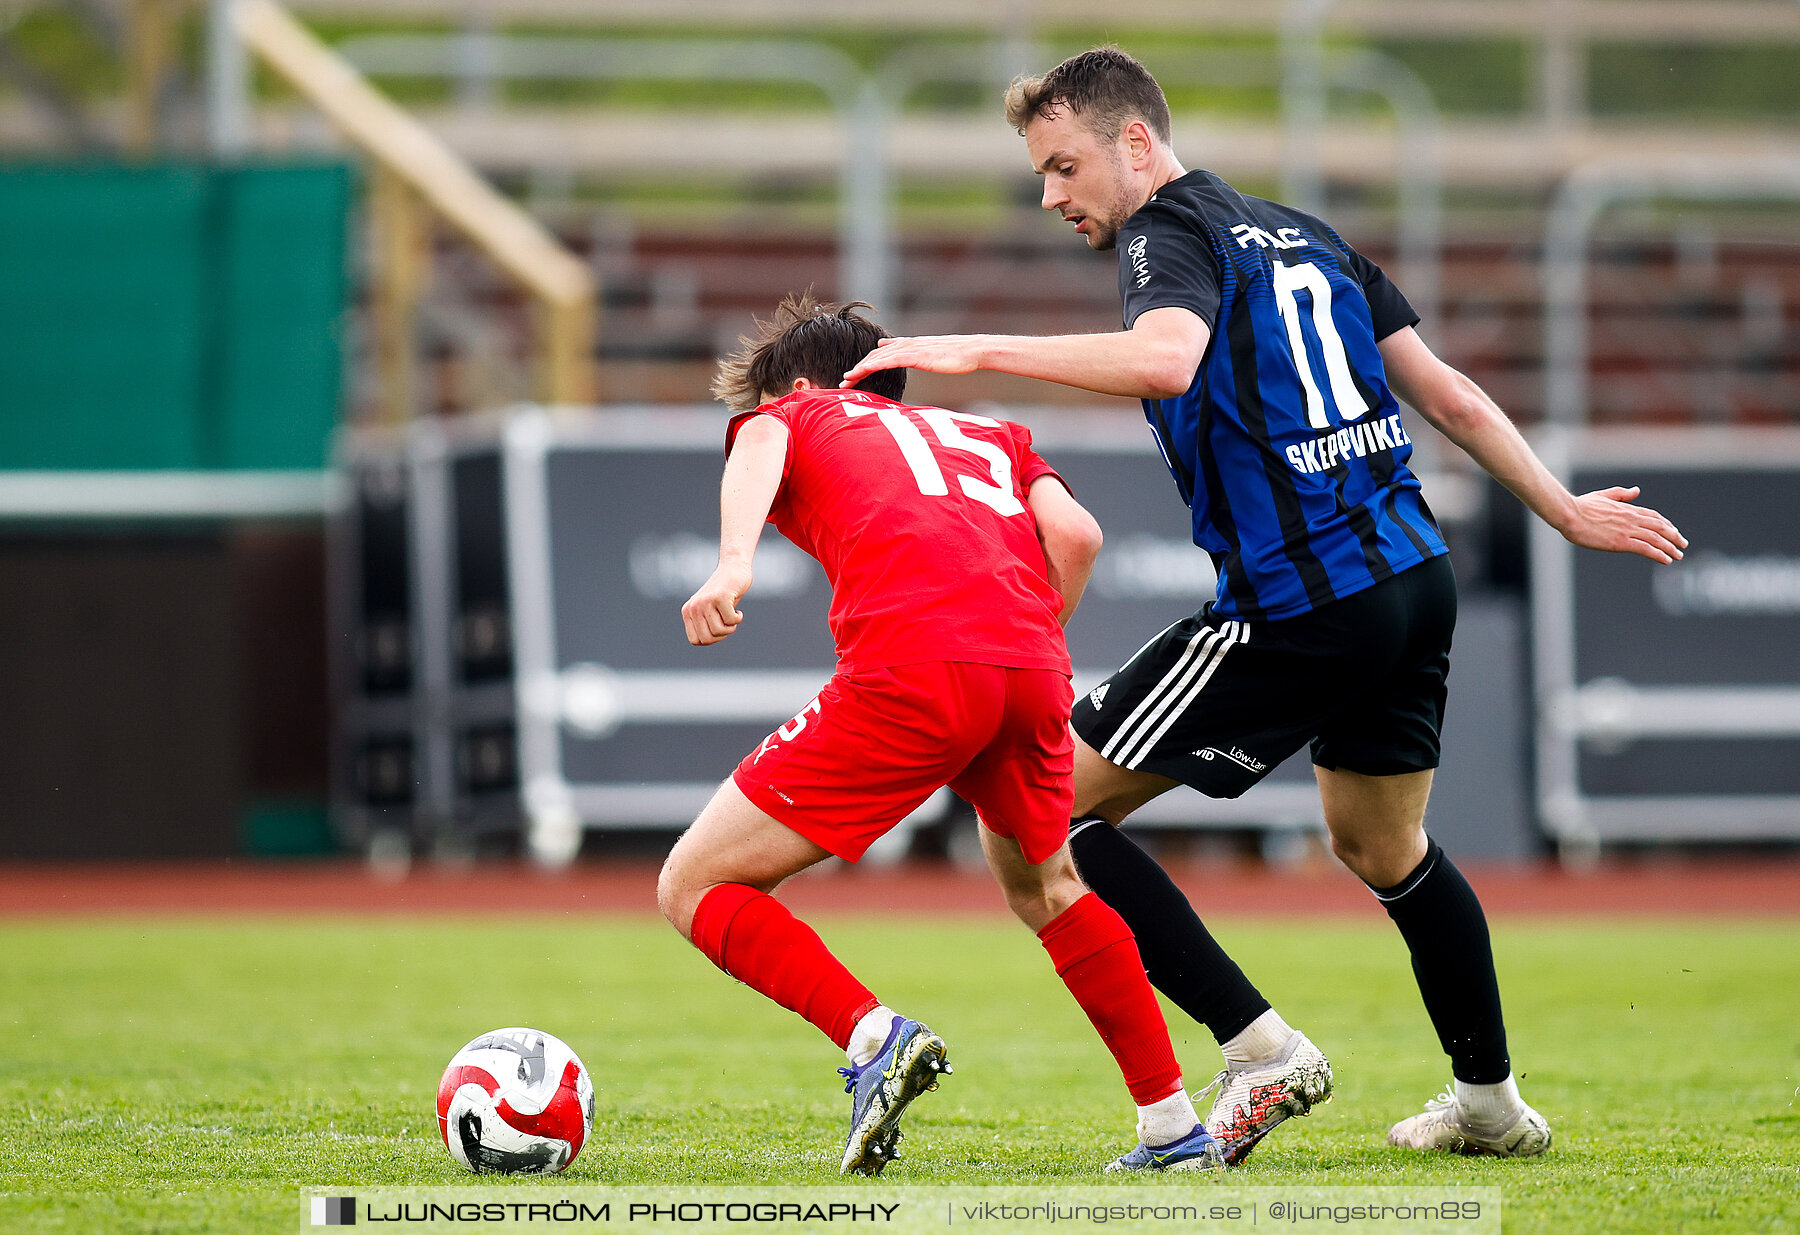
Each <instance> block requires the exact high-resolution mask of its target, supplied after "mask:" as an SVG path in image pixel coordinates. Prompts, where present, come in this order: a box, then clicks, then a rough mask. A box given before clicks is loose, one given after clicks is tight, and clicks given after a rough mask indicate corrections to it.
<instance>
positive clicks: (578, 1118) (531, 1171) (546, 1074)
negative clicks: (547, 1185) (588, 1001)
mask: <svg viewBox="0 0 1800 1235" xmlns="http://www.w3.org/2000/svg"><path fill="white" fill-rule="evenodd" d="M437 1114H438V1131H439V1132H440V1133H442V1134H443V1137H444V1144H445V1146H447V1147H448V1148H449V1150H450V1156H451V1157H452V1158H455V1159H456V1160H457V1161H458V1162H459V1163H461V1164H462V1165H463V1166H465V1167H467V1168H468V1169H469V1170H471V1171H474V1172H475V1173H476V1174H478V1175H479V1174H482V1173H483V1172H488V1173H492V1174H497V1175H553V1174H555V1173H556V1172H557V1171H560V1170H562V1169H563V1168H564V1167H566V1166H568V1165H569V1163H571V1162H573V1161H575V1155H576V1154H578V1153H580V1152H581V1147H582V1145H583V1144H584V1143H585V1142H586V1141H587V1138H588V1133H589V1132H591V1131H593V1128H594V1082H593V1080H592V1079H591V1078H590V1077H589V1076H588V1070H587V1068H585V1067H584V1066H582V1062H581V1060H580V1059H579V1058H578V1057H577V1056H576V1054H575V1052H574V1051H572V1050H570V1049H569V1048H568V1046H567V1045H566V1044H564V1043H563V1042H562V1041H561V1040H560V1039H558V1038H553V1037H551V1036H550V1035H549V1034H547V1033H543V1032H541V1031H539V1030H536V1029H496V1030H494V1031H493V1032H492V1033H484V1034H482V1035H481V1036H480V1037H479V1038H476V1039H475V1040H474V1041H473V1042H471V1043H469V1044H468V1045H467V1046H465V1047H463V1048H462V1050H460V1051H458V1052H456V1055H455V1056H454V1057H453V1058H452V1059H451V1060H450V1066H449V1067H448V1068H445V1069H444V1079H443V1080H441V1081H439V1082H438V1096H437Z"/></svg>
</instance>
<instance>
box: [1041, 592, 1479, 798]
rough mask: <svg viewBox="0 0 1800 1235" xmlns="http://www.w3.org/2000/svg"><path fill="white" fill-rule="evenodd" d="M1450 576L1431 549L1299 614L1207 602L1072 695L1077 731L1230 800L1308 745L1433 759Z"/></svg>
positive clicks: (1116, 753)
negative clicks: (1228, 608)
mask: <svg viewBox="0 0 1800 1235" xmlns="http://www.w3.org/2000/svg"><path fill="white" fill-rule="evenodd" d="M1455 628H1456V576H1455V574H1454V573H1453V572H1452V571H1451V569H1450V559H1449V558H1447V557H1436V558H1432V559H1430V560H1429V561H1426V562H1423V563H1421V564H1420V565H1418V566H1414V567H1413V568H1412V569H1410V570H1404V571H1402V572H1400V573H1399V574H1397V575H1395V576H1394V577H1393V578H1391V579H1387V580H1385V581H1383V582H1381V583H1378V584H1376V585H1375V586H1374V587H1371V588H1366V589H1364V590H1363V591H1361V592H1357V593H1356V594H1355V595H1352V596H1347V597H1345V598H1344V599H1343V600H1338V601H1333V602H1332V603H1331V604H1329V605H1326V606H1324V607H1323V608H1320V609H1315V610H1313V611H1312V612H1311V613H1303V614H1301V615H1300V616H1299V617H1295V618H1288V619H1286V620H1284V621H1279V622H1260V621H1259V622H1247V621H1243V620H1241V619H1237V618H1228V617H1224V616H1222V615H1221V614H1219V613H1217V612H1216V611H1215V609H1214V606H1212V605H1210V604H1209V605H1207V606H1206V607H1205V608H1204V609H1202V610H1200V612H1198V613H1196V614H1194V615H1193V616H1192V617H1189V618H1184V619H1183V620H1181V621H1179V622H1177V623H1175V625H1173V626H1171V627H1169V628H1168V629H1167V630H1165V631H1163V632H1162V633H1161V634H1159V635H1157V636H1156V638H1154V639H1152V640H1151V641H1150V642H1149V643H1147V644H1145V645H1144V646H1143V647H1142V648H1141V649H1139V651H1138V653H1137V655H1135V656H1133V657H1132V658H1131V659H1130V660H1128V661H1126V662H1125V664H1124V666H1123V667H1122V668H1120V669H1119V671H1118V672H1117V673H1115V674H1113V675H1112V676H1111V677H1110V678H1108V679H1107V680H1106V681H1105V682H1103V683H1101V684H1100V685H1099V686H1097V687H1095V688H1094V689H1093V690H1092V691H1091V692H1089V693H1088V694H1087V695H1085V696H1084V697H1082V698H1080V699H1077V700H1076V701H1075V715H1074V718H1073V719H1074V726H1075V732H1076V734H1077V735H1079V736H1080V738H1081V740H1082V741H1084V742H1086V743H1087V744H1088V745H1089V746H1091V747H1093V748H1094V749H1095V750H1096V751H1098V752H1099V753H1100V755H1101V756H1102V757H1103V758H1105V759H1107V760H1108V761H1110V762H1112V763H1115V764H1118V765H1119V766H1120V767H1126V768H1134V769H1136V770H1138V771H1142V772H1154V773H1157V774H1158V775H1161V776H1167V777H1171V778H1172V779H1174V780H1178V781H1181V782H1183V783H1184V784H1188V785H1192V786H1193V787H1194V788H1195V789H1198V790H1199V791H1200V792H1201V793H1204V794H1206V795H1207V796H1208V797H1214V798H1235V797H1237V796H1238V795H1239V794H1241V793H1243V792H1244V791H1245V790H1246V789H1249V788H1250V787H1251V786H1252V785H1254V784H1256V782H1257V781H1259V780H1261V779H1262V778H1263V777H1264V776H1266V775H1267V774H1268V773H1269V771H1270V770H1271V769H1273V768H1274V767H1275V766H1276V765H1277V764H1279V763H1281V762H1282V761H1283V760H1284V759H1286V758H1287V757H1288V756H1289V755H1292V754H1293V753H1294V752H1295V751H1297V750H1299V749H1300V747H1301V746H1302V745H1303V744H1304V743H1306V742H1311V743H1312V758H1313V762H1314V763H1316V764H1318V765H1319V766H1320V767H1324V768H1344V769H1347V770H1348V771H1352V772H1361V773H1363V774H1365V775H1368V776H1394V775H1398V774H1400V773H1404V772H1419V771H1424V770H1425V769H1427V768H1435V767H1437V765H1438V751H1439V746H1438V734H1439V731H1440V730H1441V729H1442V728H1443V723H1444V679H1445V678H1446V676H1448V674H1449V671H1450V635H1451V632H1452V631H1453V630H1454V629H1455Z"/></svg>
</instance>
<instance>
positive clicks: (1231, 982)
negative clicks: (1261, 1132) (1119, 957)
mask: <svg viewBox="0 0 1800 1235" xmlns="http://www.w3.org/2000/svg"><path fill="white" fill-rule="evenodd" d="M1083 824H1087V825H1088V826H1086V827H1083V826H1082V825H1083ZM1070 827H1071V831H1072V835H1071V837H1070V841H1069V848H1070V849H1071V851H1072V852H1073V853H1074V854H1075V865H1076V866H1077V867H1078V868H1079V869H1080V871H1081V879H1082V882H1083V883H1085V884H1087V886H1088V887H1090V888H1092V889H1093V890H1094V892H1095V893H1096V894H1097V895H1098V896H1099V897H1100V899H1101V900H1103V901H1105V902H1106V903H1107V904H1108V905H1111V906H1112V907H1113V909H1114V910H1115V911H1117V913H1118V915H1119V916H1120V917H1121V918H1124V919H1125V925H1127V926H1129V927H1130V928H1131V933H1132V934H1134V935H1136V936H1137V946H1138V953H1139V955H1141V956H1142V957H1143V958H1144V972H1145V973H1147V974H1149V975H1150V984H1151V985H1152V986H1154V987H1155V988H1156V989H1157V990H1159V991H1161V992H1162V993H1163V994H1165V995H1167V996H1168V997H1169V999H1170V1000H1171V1001H1172V1002H1173V1003H1174V1004H1175V1006H1176V1007H1178V1008H1180V1009H1181V1010H1182V1011H1183V1012H1186V1013H1187V1014H1188V1015H1189V1016H1191V1017H1193V1018H1194V1019H1195V1020H1196V1021H1199V1022H1200V1023H1201V1024H1203V1025H1205V1026H1206V1027H1207V1028H1208V1029H1210V1030H1212V1035H1213V1037H1215V1038H1217V1039H1218V1040H1219V1042H1220V1043H1221V1044H1223V1043H1224V1042H1225V1041H1227V1040H1228V1039H1230V1038H1235V1037H1236V1036H1237V1035H1238V1034H1240V1033H1242V1032H1243V1030H1244V1027H1245V1026H1246V1025H1248V1024H1249V1023H1250V1022H1251V1021H1253V1020H1255V1019H1256V1018H1257V1017H1259V1016H1261V1015H1262V1014H1263V1013H1264V1012H1267V1011H1268V1010H1269V1001H1268V1000H1267V999H1264V998H1263V997H1262V994H1261V992H1259V991H1258V990H1257V989H1256V988H1255V987H1254V986H1252V985H1250V979H1248V978H1246V977H1245V976H1244V971H1243V970H1242V969H1239V968H1238V966H1237V962H1236V961H1234V960H1232V959H1231V958H1230V957H1229V956H1227V955H1225V949H1223V948H1221V947H1220V946H1219V944H1218V941H1217V940H1215V939H1214V938H1213V937H1212V935H1211V934H1209V933H1208V932H1207V929H1206V927H1205V925H1204V924H1203V923H1202V922H1201V921H1200V917H1199V915H1198V914H1196V913H1195V912H1194V907H1193V906H1192V905H1190V904H1188V899H1187V897H1185V896H1183V895H1182V894H1181V889H1180V888H1178V887H1176V886H1175V881H1174V880H1173V879H1170V878H1169V876H1168V872H1166V871H1164V870H1163V868H1162V867H1160V866H1158V865H1157V864H1156V859H1154V858H1152V857H1151V856H1150V855H1149V854H1147V853H1145V852H1144V851H1143V850H1142V849H1139V848H1138V847H1137V843H1136V842H1135V841H1133V840H1132V839H1131V838H1130V837H1129V836H1126V835H1125V834H1124V833H1123V832H1121V831H1119V829H1117V828H1115V827H1113V826H1111V825H1110V824H1108V823H1106V822H1105V821H1103V820H1099V819H1093V820H1089V819H1077V820H1075V821H1074V822H1073V823H1072V824H1071V825H1070Z"/></svg>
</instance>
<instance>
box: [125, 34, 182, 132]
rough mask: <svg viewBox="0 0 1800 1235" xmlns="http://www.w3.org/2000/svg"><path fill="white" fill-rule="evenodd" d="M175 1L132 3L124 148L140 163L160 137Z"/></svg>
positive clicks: (170, 59) (169, 61) (170, 54)
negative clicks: (138, 159) (128, 95)
mask: <svg viewBox="0 0 1800 1235" xmlns="http://www.w3.org/2000/svg"><path fill="white" fill-rule="evenodd" d="M175 3H176V0H132V2H131V15H130V36H129V37H130V40H131V49H130V53H129V56H128V58H127V65H126V72H127V74H128V75H129V78H130V83H129V93H130V113H129V120H128V122H127V124H126V129H125V148H126V150H128V151H129V152H130V153H131V154H132V155H134V156H135V157H137V158H140V159H147V158H149V157H150V156H151V155H154V154H155V153H156V147H157V144H158V142H157V139H158V138H159V137H160V136H161V133H162V92H163V84H164V83H165V82H166V81H168V78H169V65H170V63H171V61H172V60H173V56H172V52H171V45H172V43H173V39H172V37H171V27H172V26H173V24H174V12H173V10H174V7H175Z"/></svg>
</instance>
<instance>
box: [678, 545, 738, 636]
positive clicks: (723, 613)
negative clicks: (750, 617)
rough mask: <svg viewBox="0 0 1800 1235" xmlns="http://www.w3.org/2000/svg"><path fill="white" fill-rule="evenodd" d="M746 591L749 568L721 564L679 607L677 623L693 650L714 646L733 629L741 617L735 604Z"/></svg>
mask: <svg viewBox="0 0 1800 1235" xmlns="http://www.w3.org/2000/svg"><path fill="white" fill-rule="evenodd" d="M749 590H750V568H749V567H748V566H739V565H736V564H729V565H728V564H726V563H723V562H721V563H720V564H719V567H718V569H717V570H715V571H713V572H712V577H711V578H709V579H707V581H706V582H705V583H703V584H701V585H700V590H699V591H697V592H695V593H694V594H693V595H692V596H690V597H688V602H687V604H685V605H683V606H681V624H682V625H683V626H685V627H687V638H688V642H689V643H691V644H693V645H695V646H696V647H705V646H706V645H707V644H709V643H717V642H719V641H720V640H721V639H723V638H724V637H725V636H726V635H729V634H730V633H731V632H732V631H734V630H736V629H737V626H738V623H739V622H741V621H743V620H744V615H743V614H742V613H740V612H738V607H737V602H738V601H739V600H740V599H741V598H742V597H743V595H744V593H745V592H748V591H749Z"/></svg>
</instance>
